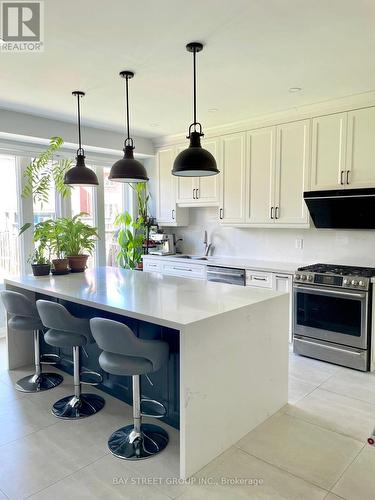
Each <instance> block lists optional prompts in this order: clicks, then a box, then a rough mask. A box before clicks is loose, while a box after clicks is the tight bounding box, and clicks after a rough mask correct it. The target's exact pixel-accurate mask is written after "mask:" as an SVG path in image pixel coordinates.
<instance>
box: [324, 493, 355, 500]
mask: <svg viewBox="0 0 375 500" xmlns="http://www.w3.org/2000/svg"><path fill="white" fill-rule="evenodd" d="M324 500H342V497H338V496H337V495H335V494H334V493H328V495H327V496H326V497H324ZM344 500H345V499H344ZM358 500H359V499H358Z"/></svg>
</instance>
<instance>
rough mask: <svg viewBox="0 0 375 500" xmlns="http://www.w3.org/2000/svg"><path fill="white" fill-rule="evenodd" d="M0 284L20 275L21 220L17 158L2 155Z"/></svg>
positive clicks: (0, 184)
mask: <svg viewBox="0 0 375 500" xmlns="http://www.w3.org/2000/svg"><path fill="white" fill-rule="evenodd" d="M0 175H1V179H2V181H3V182H0V282H1V283H2V282H3V278H4V276H5V275H12V274H13V275H14V274H18V273H19V271H20V262H19V237H18V230H19V225H18V224H19V218H18V206H17V177H16V158H15V157H14V156H4V155H0Z"/></svg>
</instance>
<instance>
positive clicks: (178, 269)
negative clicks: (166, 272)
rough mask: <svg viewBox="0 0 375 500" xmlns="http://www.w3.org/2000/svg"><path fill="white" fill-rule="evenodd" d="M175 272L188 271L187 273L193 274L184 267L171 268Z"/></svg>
mask: <svg viewBox="0 0 375 500" xmlns="http://www.w3.org/2000/svg"><path fill="white" fill-rule="evenodd" d="M173 269H174V270H175V271H189V272H191V273H192V272H193V270H192V269H187V268H186V267H174V268H173Z"/></svg>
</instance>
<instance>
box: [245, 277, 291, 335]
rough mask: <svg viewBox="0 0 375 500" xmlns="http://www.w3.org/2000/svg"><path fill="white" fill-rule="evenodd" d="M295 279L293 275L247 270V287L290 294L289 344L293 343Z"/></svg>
mask: <svg viewBox="0 0 375 500" xmlns="http://www.w3.org/2000/svg"><path fill="white" fill-rule="evenodd" d="M292 285H293V278H292V275H291V274H284V273H271V272H266V271H256V270H252V269H246V286H252V287H258V288H269V289H271V290H274V291H275V292H286V293H289V342H292V322H293V294H292Z"/></svg>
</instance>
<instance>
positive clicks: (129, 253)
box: [115, 212, 145, 269]
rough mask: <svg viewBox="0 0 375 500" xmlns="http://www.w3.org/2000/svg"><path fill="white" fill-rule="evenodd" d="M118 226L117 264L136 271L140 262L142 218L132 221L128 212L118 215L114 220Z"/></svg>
mask: <svg viewBox="0 0 375 500" xmlns="http://www.w3.org/2000/svg"><path fill="white" fill-rule="evenodd" d="M115 226H118V227H119V229H118V232H117V242H118V244H119V247H120V250H119V252H118V254H117V262H118V264H119V265H120V266H121V267H124V268H126V269H136V268H137V267H138V266H139V264H140V262H141V261H142V253H143V241H144V238H145V225H144V223H143V218H142V217H137V219H135V220H133V219H132V216H131V215H130V214H129V212H125V213H124V214H118V215H117V216H116V219H115Z"/></svg>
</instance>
